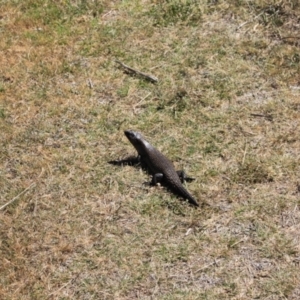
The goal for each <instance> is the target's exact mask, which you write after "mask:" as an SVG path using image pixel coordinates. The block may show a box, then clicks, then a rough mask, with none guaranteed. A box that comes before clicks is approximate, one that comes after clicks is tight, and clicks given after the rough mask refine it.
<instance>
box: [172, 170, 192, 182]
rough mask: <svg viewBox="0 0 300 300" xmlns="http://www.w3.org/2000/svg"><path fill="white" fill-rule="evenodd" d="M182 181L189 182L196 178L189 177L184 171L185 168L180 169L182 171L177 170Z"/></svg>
mask: <svg viewBox="0 0 300 300" xmlns="http://www.w3.org/2000/svg"><path fill="white" fill-rule="evenodd" d="M176 172H177V174H178V176H179V178H180V180H181V182H182V183H183V182H184V181H187V182H191V181H193V180H195V178H192V177H188V176H187V175H186V173H185V172H184V171H183V170H180V171H176Z"/></svg>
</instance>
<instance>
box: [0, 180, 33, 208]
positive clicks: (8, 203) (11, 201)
mask: <svg viewBox="0 0 300 300" xmlns="http://www.w3.org/2000/svg"><path fill="white" fill-rule="evenodd" d="M34 185H35V182H33V183H32V184H31V185H30V186H28V187H27V188H26V189H25V190H23V191H22V192H21V193H20V194H18V195H17V196H16V197H14V198H13V199H11V200H10V201H8V202H7V203H5V204H4V205H2V206H1V207H0V210H2V209H3V208H5V207H6V206H8V205H10V204H11V203H13V202H14V201H16V200H17V199H18V198H19V197H20V196H21V195H23V194H24V193H26V192H27V191H28V190H29V189H31V188H32V187H33V186H34Z"/></svg>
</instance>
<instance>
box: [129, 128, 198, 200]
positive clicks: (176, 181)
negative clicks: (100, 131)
mask: <svg viewBox="0 0 300 300" xmlns="http://www.w3.org/2000/svg"><path fill="white" fill-rule="evenodd" d="M124 133H125V135H126V137H127V138H128V139H129V141H130V142H131V144H132V145H133V146H134V148H135V149H136V150H137V152H138V154H139V156H140V158H141V160H142V161H144V162H145V163H146V165H147V167H148V168H149V170H150V171H151V173H152V174H153V178H152V183H154V184H156V183H157V182H158V181H160V180H162V179H163V180H164V181H165V182H166V184H167V185H168V186H170V188H171V189H172V190H173V191H174V192H175V193H176V194H178V195H179V196H181V197H183V198H184V199H187V200H188V201H189V203H190V204H192V205H195V206H199V204H198V203H197V201H196V200H195V199H194V198H193V197H192V195H191V194H190V193H189V192H188V191H187V190H186V189H185V188H184V186H183V185H182V183H181V180H180V178H179V176H178V174H177V172H176V171H175V168H174V166H173V163H172V162H171V161H170V160H169V159H168V158H167V157H166V156H164V155H163V154H162V153H161V152H159V151H158V150H157V149H156V148H154V147H153V146H152V145H150V144H149V143H148V142H147V141H146V140H145V139H144V138H143V136H142V135H141V134H140V133H138V132H135V131H132V130H125V131H124Z"/></svg>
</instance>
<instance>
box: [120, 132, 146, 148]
mask: <svg viewBox="0 0 300 300" xmlns="http://www.w3.org/2000/svg"><path fill="white" fill-rule="evenodd" d="M124 133H125V135H126V137H127V138H128V140H129V141H130V142H131V144H132V145H133V146H134V147H135V148H136V149H137V151H138V152H139V151H140V150H141V147H143V145H144V143H146V141H144V138H143V136H142V135H141V134H140V133H139V132H136V131H133V130H125V131H124Z"/></svg>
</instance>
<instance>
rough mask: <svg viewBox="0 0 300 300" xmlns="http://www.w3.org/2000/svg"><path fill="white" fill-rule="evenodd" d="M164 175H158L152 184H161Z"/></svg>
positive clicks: (154, 176) (154, 177) (153, 178)
mask: <svg viewBox="0 0 300 300" xmlns="http://www.w3.org/2000/svg"><path fill="white" fill-rule="evenodd" d="M163 177H164V175H163V174H162V173H156V174H154V175H153V177H152V181H151V184H152V185H156V184H157V183H158V182H161V181H162V179H163Z"/></svg>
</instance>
